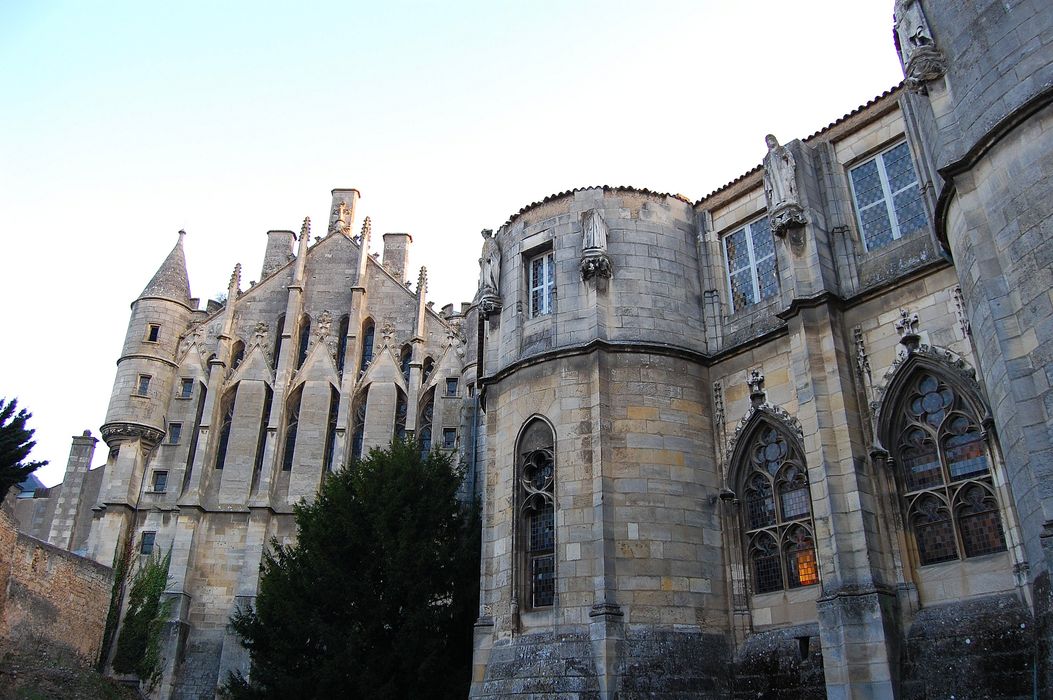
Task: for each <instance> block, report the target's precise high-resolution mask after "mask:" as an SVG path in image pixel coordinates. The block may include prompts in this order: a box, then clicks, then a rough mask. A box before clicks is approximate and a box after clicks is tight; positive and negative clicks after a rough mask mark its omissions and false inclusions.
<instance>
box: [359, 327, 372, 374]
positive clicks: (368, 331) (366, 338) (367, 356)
mask: <svg viewBox="0 0 1053 700" xmlns="http://www.w3.org/2000/svg"><path fill="white" fill-rule="evenodd" d="M376 331H377V327H376V325H375V324H374V323H373V320H372V319H366V322H365V323H363V324H362V361H361V362H360V363H359V366H358V372H359V374H361V373H362V372H365V371H366V368H367V367H369V363H370V362H372V361H373V337H374V336H375V335H376Z"/></svg>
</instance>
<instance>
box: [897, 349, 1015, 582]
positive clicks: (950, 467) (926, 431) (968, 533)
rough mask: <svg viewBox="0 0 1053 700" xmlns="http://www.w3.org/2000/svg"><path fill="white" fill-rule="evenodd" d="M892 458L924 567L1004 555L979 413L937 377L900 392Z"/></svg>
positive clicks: (914, 376)
mask: <svg viewBox="0 0 1053 700" xmlns="http://www.w3.org/2000/svg"><path fill="white" fill-rule="evenodd" d="M899 386H900V391H899V394H898V397H896V398H893V402H894V403H892V404H891V405H892V406H893V407H894V411H895V412H894V414H893V416H894V417H893V421H892V430H891V435H888V436H886V437H887V438H889V440H888V442H886V443H885V444H886V445H892V446H893V448H892V450H891V456H892V460H893V464H894V465H895V471H896V476H897V480H898V482H899V485H900V489H901V493H902V501H903V509H904V513H905V516H906V525H907V528H908V530H909V531H910V533H911V535H912V536H913V540H914V544H915V547H916V549H917V555H918V562H919V563H920V564H921V565H926V564H936V563H939V562H944V561H952V560H956V559H964V558H968V557H978V556H982V555H985V554H992V553H994V552H1002V551H1004V550H1005V549H1006V542H1005V533H1004V530H1003V527H1002V513H1001V508H1000V507H999V504H998V498H997V497H996V495H995V489H994V484H993V482H992V476H991V457H990V450H989V448H988V445H987V439H986V435H985V433H984V431H983V430H982V429H981V427H980V421H979V414H980V410H979V407H978V406H976V405H975V400H970V399H969V398H967V393H966V392H965V391H963V390H962V389H960V388H959V387H957V386H955V385H954V383H953V382H951V381H948V380H947V378H946V377H944V376H943V375H942V374H941V373H939V372H936V371H933V370H932V369H930V368H927V367H920V368H917V369H916V370H915V371H914V372H913V373H911V374H910V375H909V376H908V378H907V379H906V381H905V382H903V383H902V384H900V385H899Z"/></svg>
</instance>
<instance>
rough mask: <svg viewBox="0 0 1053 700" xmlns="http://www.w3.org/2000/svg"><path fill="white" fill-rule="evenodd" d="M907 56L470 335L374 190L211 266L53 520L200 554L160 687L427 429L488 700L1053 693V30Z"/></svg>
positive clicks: (489, 306) (513, 263) (577, 260)
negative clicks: (314, 510) (382, 449)
mask: <svg viewBox="0 0 1053 700" xmlns="http://www.w3.org/2000/svg"><path fill="white" fill-rule="evenodd" d="M895 30H896V32H895V36H896V48H897V50H898V52H899V55H900V58H901V60H902V62H903V65H904V72H905V75H906V79H905V81H904V83H903V84H901V85H900V86H897V87H896V88H894V89H892V90H890V91H888V92H886V93H884V94H882V95H880V96H879V97H877V98H875V99H874V100H872V101H871V102H869V103H867V104H866V105H863V106H862V107H860V108H858V109H856V110H855V111H853V112H851V113H849V114H847V115H845V116H844V117H843V118H841V119H839V120H838V121H836V122H834V123H833V124H830V125H829V126H827V127H826V128H824V129H822V130H820V131H818V132H816V133H815V134H812V135H811V136H808V137H807V138H795V139H792V140H790V141H789V142H788V143H786V144H785V145H782V144H780V143H779V141H778V140H777V139H776V138H775V137H773V136H769V137H768V139H767V146H768V153H767V156H766V157H765V158H764V161H763V164H761V165H760V166H758V167H757V168H754V169H753V170H751V171H750V172H748V173H745V174H744V175H742V176H740V177H738V178H736V179H735V180H733V181H732V182H730V183H729V184H727V185H725V186H724V187H722V188H720V189H718V190H717V191H715V192H713V193H711V194H709V195H707V196H706V197H703V198H702V199H701V200H699V201H696V202H692V201H690V200H689V199H686V198H684V197H683V196H680V195H669V194H659V193H655V192H651V191H648V190H644V189H635V188H630V187H587V188H582V189H577V190H573V191H570V192H564V193H561V194H557V195H553V196H550V197H547V198H546V199H544V200H542V201H540V202H535V203H533V204H530V205H528V206H526V207H524V208H523V209H521V210H520V211H518V212H517V213H515V214H513V215H512V216H511V217H510V218H509V219H508V221H507V222H505V223H504V224H503V225H502V226H500V227H499V228H498V229H496V231H490V230H486V231H483V247H482V256H481V258H480V261H479V262H480V280H479V288H478V292H477V294H476V296H475V298H474V299H473V300H472V302H471V303H469V304H464V305H462V306H461V307H458V308H454V307H453V306H446V307H444V308H443V309H442V310H441V311H438V312H437V311H435V310H434V309H433V308H432V306H431V304H430V303H429V302H428V301H427V299H426V289H427V280H426V275H425V272H424V271H423V270H422V271H421V272H420V275H419V278H418V279H417V281H416V283H415V284H410V283H409V282H407V281H406V278H407V276H408V275H410V274H412V273H411V272H410V271H408V270H407V269H406V266H407V259H408V252H409V246H410V242H411V239H410V236H409V235H408V234H402V233H388V234H385V235H384V236H383V246H382V248H383V253H382V255H380V256H379V257H378V256H376V255H371V254H370V253H369V251H370V249H371V248H370V243H371V240H372V233H371V226H370V222H369V219H368V218H366V219H365V220H364V222H363V223H362V224H361V229H360V233H358V234H357V235H353V230H352V227H353V226H354V227H356V228H357V226H358V225H357V223H355V222H356V207H357V203H358V202H357V200H358V193H357V192H356V191H355V190H334V191H333V199H332V207H331V213H330V217H329V221H328V222H327V226H326V227H325V231H324V232H323V233H324V235H323V236H320V237H319V238H317V239H315V241H314V242H312V240H311V230H310V227H309V225H308V223H307V222H305V224H304V226H303V228H302V229H301V231H300V234H299V235H298V236H297V235H294V234H293V233H292V232H290V231H271V232H269V233H268V234H267V235H268V239H267V249H266V257H265V261H264V265H263V269H262V271H261V273H260V279H259V281H258V282H255V283H250V284H248V285H245V284H243V283H242V276H241V271H240V268H235V271H234V274H233V276H232V277H231V281H230V287H229V290H228V294H227V298H226V299H225V300H223V301H212V302H209V303H208V305H207V307H206V308H205V309H203V310H202V309H199V308H198V303H197V300H194V299H192V298H191V294H190V288H189V283H188V277H187V271H186V266H185V263H184V258H183V249H182V245H183V244H182V236H180V239H179V241H178V242H177V243H176V246H175V248H174V249H173V250H172V253H171V254H170V255H169V257H168V259H167V260H165V261H164V263H163V264H162V266H161V268H160V269H159V270H158V272H157V274H156V275H155V276H154V277H153V279H152V280H151V281H150V282H149V284H147V286H146V288H145V289H144V291H143V293H142V294H141V295H140V296H139V298H138V299H137V300H136V301H135V302H133V304H132V311H131V319H130V322H129V327H128V335H127V337H126V341H125V345H124V349H123V352H122V355H121V358H120V360H119V363H118V369H117V377H116V380H115V382H114V389H113V394H112V397H111V400H110V407H109V412H108V414H107V416H106V421H105V423H104V425H103V426H102V438H103V440H104V441H105V442H106V446H107V448H108V449H109V453H108V454H109V456H108V458H107V461H106V466H105V468H104V470H102V472H101V473H99V472H100V470H91V471H89V470H88V465H89V464H90V463H91V452H92V450H93V449H94V443H95V440H94V439H93V438H91V437H90V436H81V437H77V438H75V439H74V447H73V451H72V452H71V460H70V467H69V470H68V472H67V477H66V481H65V482H64V484H63V485H62V486H61V487H60V488H58V489H56V490H54V492H53V494H52V495H51V497H49V498H47V499H24V500H23V501H19V503H18V508H19V509H20V510H19V513H20V514H21V515H22V519H23V523H24V525H25V526H26V527H32V528H35V531H36V532H38V533H39V534H40V535H41V536H44V537H48V538H50V540H51V541H52V542H53V543H57V544H61V545H62V546H64V547H68V548H70V549H74V550H80V551H83V552H85V553H87V554H88V555H89V556H91V557H93V558H95V559H97V560H98V561H100V562H104V563H109V562H110V561H112V559H113V555H114V552H115V550H116V549H117V548H118V547H121V546H123V545H124V543H127V542H132V543H133V544H134V547H135V548H136V550H137V551H138V552H141V553H144V554H145V553H147V552H149V551H151V550H152V549H153V548H157V547H162V548H164V549H165V550H166V551H167V550H168V549H169V548H170V549H171V551H172V569H171V581H170V585H169V588H168V592H167V595H168V596H170V597H171V598H172V599H173V600H174V601H175V605H174V607H173V609H172V613H171V621H170V624H169V628H168V630H167V632H168V634H167V636H166V640H167V646H166V649H165V660H166V668H165V674H164V678H163V681H162V683H161V686H160V687H159V689H158V691H157V695H158V696H159V697H164V698H168V697H173V698H198V697H212V694H213V692H214V689H215V686H216V684H217V682H218V681H220V680H221V679H222V676H223V675H224V674H225V672H226V671H228V670H231V669H238V668H240V669H244V668H246V666H247V659H246V658H245V656H244V653H243V652H242V650H241V649H240V647H239V646H238V645H237V641H236V639H234V638H232V637H231V636H230V635H229V634H228V633H227V631H226V621H227V619H228V617H229V615H230V614H231V612H232V611H233V610H234V609H235V607H236V606H238V605H242V604H246V603H251V602H252V600H253V596H254V595H255V592H256V586H257V579H258V566H259V562H260V557H261V553H262V551H263V549H264V547H266V545H267V542H268V541H269V539H270V538H271V537H278V538H279V539H283V538H285V539H288V538H290V537H291V536H292V535H293V533H294V531H295V530H294V523H293V520H292V515H291V513H292V505H293V504H294V503H295V502H296V501H298V500H299V499H301V498H311V496H312V494H313V493H314V492H315V490H316V489H317V487H318V484H319V483H320V481H321V479H322V478H324V475H325V473H326V472H327V471H328V470H330V469H333V468H336V467H338V466H339V465H340V464H342V463H343V462H344V461H346V460H347V459H349V458H350V457H352V456H354V455H359V454H362V452H363V451H364V450H368V449H369V448H370V447H373V446H381V445H385V444H387V443H388V441H390V440H391V438H392V437H393V436H400V435H407V436H410V435H412V436H413V437H415V438H416V439H418V440H420V441H421V442H422V443H423V445H424V446H428V447H431V448H435V449H446V450H451V451H454V452H455V453H456V454H457V455H458V456H459V457H460V458H461V459H462V460H463V462H464V463H465V464H466V465H467V467H468V477H467V481H466V484H465V492H466V493H474V494H477V495H479V496H480V497H481V499H482V502H483V505H484V518H483V551H482V570H481V579H480V581H481V605H480V614H479V619H478V622H477V623H476V627H475V645H476V651H475V666H474V669H473V674H474V675H473V683H472V690H471V694H472V697H477V698H501V697H520V696H522V697H532V698H544V697H552V698H555V697H582V698H597V699H599V698H603V699H606V700H614V699H615V698H620V699H623V700H628V699H629V698H644V697H646V698H686V697H711V698H724V697H741V698H756V697H786V698H790V697H824V696H826V697H831V698H891V697H899V698H936V697H951V696H954V697H959V698H968V697H1048V695H1049V693H1051V692H1053V647H1051V641H1053V608H1051V606H1053V592H1051V581H1050V573H1051V568H1053V488H1051V487H1050V484H1051V483H1053V391H1051V390H1050V382H1051V381H1053V292H1051V289H1053V11H1051V10H1050V8H1049V7H1048V6H1047V5H1046V4H1044V3H1041V2H1033V1H1030V0H1010V1H1009V2H991V1H986V0H975V1H972V2H962V3H936V2H932V1H930V0H924V1H920V2H919V1H918V0H900V1H899V2H897V4H896V26H895ZM758 141H759V139H758ZM45 501H46V503H45Z"/></svg>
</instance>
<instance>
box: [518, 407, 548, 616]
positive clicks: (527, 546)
mask: <svg viewBox="0 0 1053 700" xmlns="http://www.w3.org/2000/svg"><path fill="white" fill-rule="evenodd" d="M552 444H553V439H552V430H551V428H549V427H548V425H547V424H545V423H544V422H542V421H534V422H533V423H531V424H530V425H529V426H528V427H527V429H526V430H525V431H524V432H523V436H522V437H521V438H520V440H519V446H520V450H521V451H520V454H519V468H518V471H519V477H518V478H519V490H520V496H519V508H520V513H521V520H520V523H521V525H520V528H521V529H520V534H519V536H518V538H519V542H521V545H520V546H521V548H522V556H523V558H522V559H521V560H520V561H523V562H524V564H525V573H526V585H525V589H526V591H527V598H526V602H527V604H528V607H529V608H544V607H548V606H550V605H552V604H553V602H554V601H555V595H556V513H555V461H554V457H553V452H552Z"/></svg>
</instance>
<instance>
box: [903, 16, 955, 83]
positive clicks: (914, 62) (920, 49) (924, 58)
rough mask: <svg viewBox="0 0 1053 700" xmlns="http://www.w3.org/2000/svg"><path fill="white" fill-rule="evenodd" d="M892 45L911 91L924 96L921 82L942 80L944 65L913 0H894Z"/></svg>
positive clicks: (945, 70) (927, 26)
mask: <svg viewBox="0 0 1053 700" xmlns="http://www.w3.org/2000/svg"><path fill="white" fill-rule="evenodd" d="M895 16H896V44H897V45H898V46H899V56H900V60H901V61H902V62H903V73H904V75H905V76H906V78H907V79H906V81H905V82H906V84H907V87H908V88H909V89H910V90H913V91H914V92H920V93H923V94H924V93H925V91H926V88H925V83H927V82H929V81H930V80H936V79H937V78H941V77H943V74H944V73H946V72H947V62H946V61H945V60H944V57H943V52H942V51H940V50H939V49H938V48H937V47H936V42H935V41H933V39H932V32H931V31H930V29H929V23H928V22H927V21H926V20H925V13H924V12H923V11H922V9H921V4H920V3H919V2H918V1H917V0H896V10H895Z"/></svg>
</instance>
